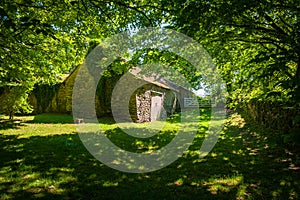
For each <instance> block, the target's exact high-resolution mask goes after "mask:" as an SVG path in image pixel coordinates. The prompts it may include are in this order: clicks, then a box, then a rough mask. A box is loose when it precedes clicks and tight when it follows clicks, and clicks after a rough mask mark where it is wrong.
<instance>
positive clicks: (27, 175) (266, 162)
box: [0, 122, 300, 199]
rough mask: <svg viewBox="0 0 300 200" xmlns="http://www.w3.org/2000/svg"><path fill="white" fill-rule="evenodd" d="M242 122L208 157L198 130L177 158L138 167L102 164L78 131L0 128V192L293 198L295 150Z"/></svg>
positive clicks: (3, 195)
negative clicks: (23, 133)
mask: <svg viewBox="0 0 300 200" xmlns="http://www.w3.org/2000/svg"><path fill="white" fill-rule="evenodd" d="M241 124H242V123H239V122H237V123H236V124H235V123H233V124H228V125H227V130H226V131H225V132H224V134H222V135H221V138H220V140H219V142H218V143H217V145H216V146H215V148H214V149H213V151H212V152H211V153H210V154H209V155H208V156H207V157H205V158H203V159H199V154H198V152H197V150H199V148H200V144H201V143H202V141H203V137H202V136H199V137H196V139H195V141H194V144H193V145H192V146H191V147H190V148H189V150H188V151H187V152H186V154H184V155H183V157H182V158H180V159H178V160H177V161H175V162H174V163H172V164H171V165H169V166H168V167H166V168H163V169H161V170H158V171H155V172H151V173H145V174H130V173H123V172H119V171H116V170H114V169H111V168H108V167H106V166H105V165H103V164H102V163H100V162H99V161H97V160H96V159H94V158H93V157H92V156H91V155H90V154H89V153H88V152H87V150H86V149H85V148H84V146H83V145H82V143H81V141H80V139H79V137H78V135H77V134H62V135H53V136H46V137H40V136H32V137H30V138H20V137H17V136H15V135H14V136H11V135H4V134H0V149H1V152H0V158H1V162H0V178H1V179H0V180H1V181H0V199H9V198H12V199H33V198H39V199H272V198H273V199H292V198H294V199H297V198H299V193H298V192H299V191H300V181H299V170H297V164H296V163H295V162H297V160H295V159H297V158H296V155H295V153H294V152H290V151H287V150H286V149H284V148H281V147H278V146H273V145H272V144H270V140H269V139H268V138H266V137H265V136H264V134H262V133H258V132H255V131H253V130H251V129H250V127H247V126H246V125H244V126H243V127H241ZM202 129H205V128H204V127H202Z"/></svg>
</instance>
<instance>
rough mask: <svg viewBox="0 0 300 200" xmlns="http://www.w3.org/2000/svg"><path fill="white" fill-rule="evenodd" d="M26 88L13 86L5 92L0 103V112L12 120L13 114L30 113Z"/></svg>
mask: <svg viewBox="0 0 300 200" xmlns="http://www.w3.org/2000/svg"><path fill="white" fill-rule="evenodd" d="M26 90H27V88H26V87H21V86H14V87H11V88H9V89H8V90H6V91H7V92H5V93H4V99H3V100H2V102H1V104H2V105H1V110H2V111H4V113H6V114H7V115H8V116H9V119H10V120H12V119H13V117H14V114H15V113H30V112H31V111H32V108H31V106H30V105H29V103H28V101H27V98H28V94H27V91H26Z"/></svg>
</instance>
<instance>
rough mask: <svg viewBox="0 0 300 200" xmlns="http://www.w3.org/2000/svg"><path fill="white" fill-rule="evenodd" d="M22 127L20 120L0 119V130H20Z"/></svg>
mask: <svg viewBox="0 0 300 200" xmlns="http://www.w3.org/2000/svg"><path fill="white" fill-rule="evenodd" d="M21 126H24V124H23V123H22V121H21V120H7V119H0V130H6V129H14V128H20V127H21Z"/></svg>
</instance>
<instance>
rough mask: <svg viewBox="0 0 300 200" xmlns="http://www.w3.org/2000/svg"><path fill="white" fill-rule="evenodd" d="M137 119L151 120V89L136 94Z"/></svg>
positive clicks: (142, 120) (141, 120)
mask: <svg viewBox="0 0 300 200" xmlns="http://www.w3.org/2000/svg"><path fill="white" fill-rule="evenodd" d="M136 107H137V121H138V122H150V121H151V115H150V114H151V91H146V92H145V93H140V94H137V95H136Z"/></svg>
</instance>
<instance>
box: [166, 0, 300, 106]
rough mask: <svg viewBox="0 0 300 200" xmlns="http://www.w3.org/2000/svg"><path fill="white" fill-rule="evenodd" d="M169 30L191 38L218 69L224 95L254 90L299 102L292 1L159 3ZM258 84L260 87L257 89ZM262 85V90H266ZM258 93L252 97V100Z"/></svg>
mask: <svg viewBox="0 0 300 200" xmlns="http://www.w3.org/2000/svg"><path fill="white" fill-rule="evenodd" d="M163 4H164V5H165V6H166V9H167V8H172V9H169V12H170V13H171V16H172V23H170V24H171V27H173V28H176V29H177V30H179V31H181V32H183V33H185V34H187V35H189V36H191V37H193V38H194V39H197V40H198V41H199V42H201V43H202V44H203V45H204V46H205V47H206V48H207V49H208V50H209V52H210V54H211V55H212V56H213V57H214V59H215V61H216V63H217V65H218V66H219V67H220V69H222V71H223V73H224V78H225V79H226V82H227V85H228V87H229V92H231V94H232V95H235V94H236V93H235V92H234V91H235V89H234V88H232V87H235V88H240V86H243V89H245V92H243V94H247V91H249V90H253V89H254V90H255V89H256V88H257V87H259V88H260V90H262V91H263V92H262V93H263V94H264V95H265V97H266V96H268V97H271V96H274V95H275V96H278V95H279V94H280V95H282V93H284V95H285V96H286V97H287V98H288V99H289V100H290V101H293V102H299V101H300V98H299V95H300V37H299V34H300V32H299V25H300V21H299V18H300V6H299V2H298V1H294V0H288V1H280V0H277V1H269V0H265V1H263V0H259V1H241V0H232V1H219V0H206V1H176V2H174V1H172V2H169V1H164V3H163ZM260 85H262V87H261V86H260ZM266 86H267V87H266ZM258 94H259V95H261V92H258V93H257V94H253V95H252V97H255V98H256V97H258V96H257V95H258Z"/></svg>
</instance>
